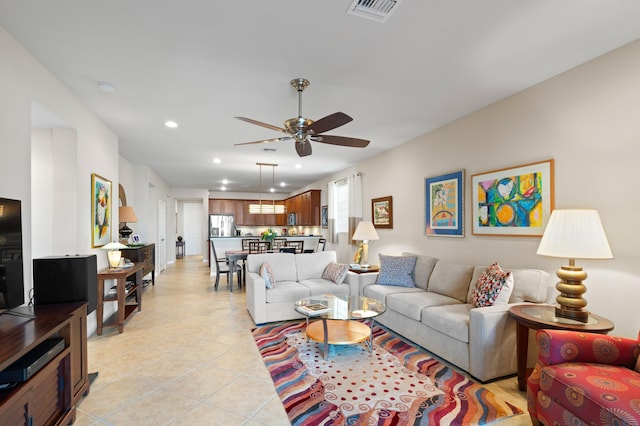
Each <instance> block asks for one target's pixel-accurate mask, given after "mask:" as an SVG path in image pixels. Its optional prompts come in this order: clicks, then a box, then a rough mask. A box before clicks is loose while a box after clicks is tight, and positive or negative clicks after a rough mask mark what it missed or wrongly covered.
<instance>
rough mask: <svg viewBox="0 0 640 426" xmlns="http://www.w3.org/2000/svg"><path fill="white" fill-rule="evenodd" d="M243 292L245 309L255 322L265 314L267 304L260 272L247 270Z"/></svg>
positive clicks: (264, 286) (265, 287)
mask: <svg viewBox="0 0 640 426" xmlns="http://www.w3.org/2000/svg"><path fill="white" fill-rule="evenodd" d="M245 292H246V300H247V310H248V311H249V313H250V314H251V317H252V318H253V319H254V321H255V322H256V324H257V323H259V322H261V318H264V316H265V315H266V304H267V286H266V285H265V282H264V279H263V278H262V277H261V276H260V274H257V273H255V272H248V271H247V274H246V288H245Z"/></svg>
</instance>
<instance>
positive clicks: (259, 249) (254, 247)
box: [249, 240, 271, 254]
mask: <svg viewBox="0 0 640 426" xmlns="http://www.w3.org/2000/svg"><path fill="white" fill-rule="evenodd" d="M270 249H271V244H270V243H269V241H260V240H258V241H249V254H256V253H266V252H267V251H269V250H270Z"/></svg>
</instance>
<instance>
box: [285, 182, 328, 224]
mask: <svg viewBox="0 0 640 426" xmlns="http://www.w3.org/2000/svg"><path fill="white" fill-rule="evenodd" d="M287 201H288V205H289V207H288V209H287V213H291V212H293V213H295V214H296V225H300V226H320V190H319V189H312V190H309V191H306V192H303V193H302V194H298V195H296V196H294V197H291V198H289V199H288V200H287Z"/></svg>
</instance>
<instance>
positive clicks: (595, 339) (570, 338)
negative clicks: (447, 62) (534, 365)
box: [536, 330, 639, 369]
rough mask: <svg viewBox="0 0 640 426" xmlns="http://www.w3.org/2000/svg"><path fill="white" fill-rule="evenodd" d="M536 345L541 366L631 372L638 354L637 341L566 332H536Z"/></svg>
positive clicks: (602, 335)
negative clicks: (602, 366)
mask: <svg viewBox="0 0 640 426" xmlns="http://www.w3.org/2000/svg"><path fill="white" fill-rule="evenodd" d="M536 344H537V345H538V362H539V363H540V365H542V366H545V365H554V364H562V363H565V362H590V363H596V364H607V365H619V366H624V367H627V368H630V369H633V366H634V364H635V362H636V358H637V357H638V351H639V347H638V341H637V340H633V339H629V338H625V337H615V336H608V335H604V334H596V333H583V332H575V331H565V330H538V331H537V332H536Z"/></svg>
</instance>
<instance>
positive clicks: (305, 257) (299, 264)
mask: <svg viewBox="0 0 640 426" xmlns="http://www.w3.org/2000/svg"><path fill="white" fill-rule="evenodd" d="M331 262H334V263H335V262H336V252H335V251H331V250H329V251H319V252H316V253H300V254H296V255H295V263H296V266H295V268H296V269H297V278H296V279H297V281H303V280H308V279H310V278H320V277H322V273H323V272H324V269H325V268H326V267H327V265H328V264H330V263H331Z"/></svg>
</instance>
